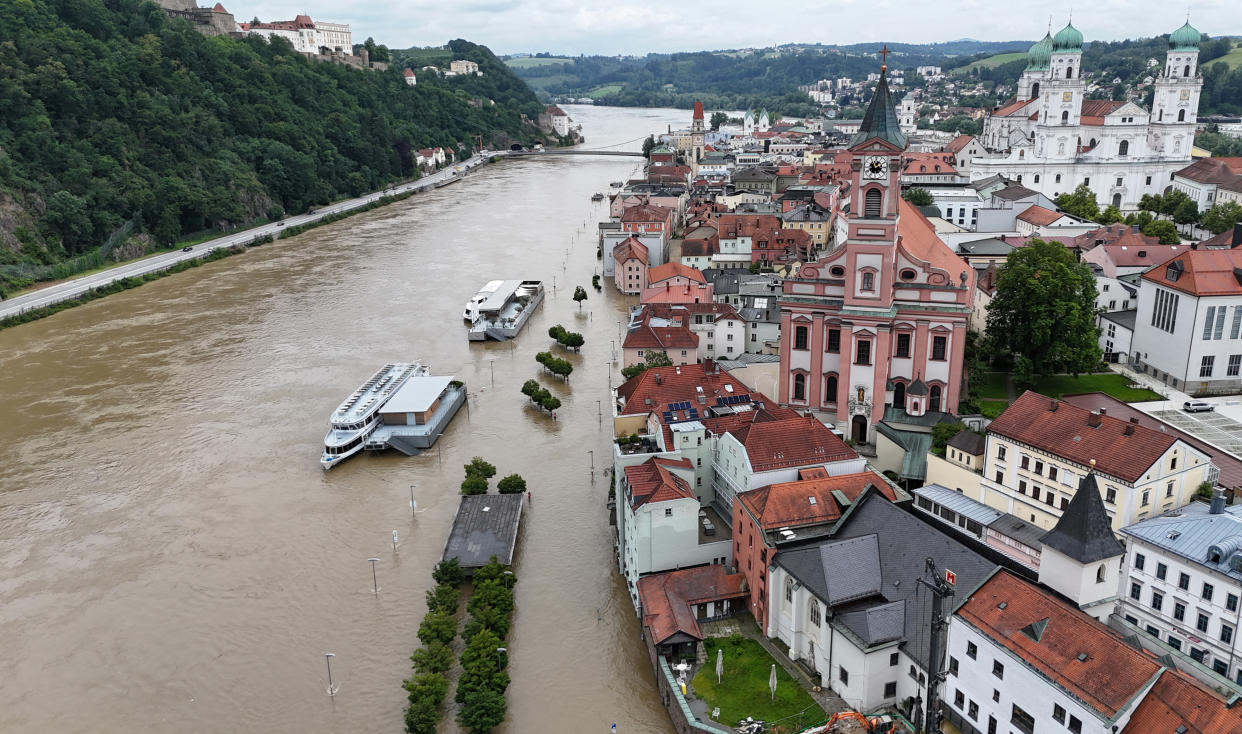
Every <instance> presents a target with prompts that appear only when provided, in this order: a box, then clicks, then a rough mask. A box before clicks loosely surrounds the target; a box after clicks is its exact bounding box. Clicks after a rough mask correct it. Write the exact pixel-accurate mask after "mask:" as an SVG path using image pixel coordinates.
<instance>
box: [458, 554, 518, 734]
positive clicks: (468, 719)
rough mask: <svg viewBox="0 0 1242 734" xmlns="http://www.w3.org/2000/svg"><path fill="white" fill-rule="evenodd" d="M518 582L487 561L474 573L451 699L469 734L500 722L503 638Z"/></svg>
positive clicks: (482, 733) (505, 655) (484, 733)
mask: <svg viewBox="0 0 1242 734" xmlns="http://www.w3.org/2000/svg"><path fill="white" fill-rule="evenodd" d="M516 583H517V577H516V576H514V575H513V572H512V571H510V570H509V568H508V567H507V566H505V565H504V564H503V563H501V562H500V561H498V560H497V559H496V556H492V558H491V560H490V561H489V562H488V563H487V565H486V566H483V567H482V568H480V569H478V570H477V571H475V573H474V593H473V594H472V595H471V596H470V602H469V604H467V605H466V609H467V610H468V611H469V612H470V621H469V622H467V623H466V626H465V629H463V630H462V637H463V638H464V639H465V640H466V649H465V650H464V651H463V652H462V654H461V667H462V674H461V678H460V679H458V681H457V695H456V700H457V702H458V703H460V704H461V711H460V712H459V713H458V715H457V720H458V722H459V723H460V724H461V725H462V727H463V728H465V729H466V730H467V731H469V732H471V734H488V733H489V732H491V730H492V729H494V728H495V727H497V726H499V725H500V724H501V723H503V722H504V720H505V713H506V711H507V704H506V703H505V689H506V688H508V687H509V674H508V673H506V672H505V669H506V668H507V667H508V665H509V652H508V649H507V648H506V647H505V638H506V636H508V634H509V618H510V616H511V615H512V614H513V587H514V585H515V584H516Z"/></svg>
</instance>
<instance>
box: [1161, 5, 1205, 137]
mask: <svg viewBox="0 0 1242 734" xmlns="http://www.w3.org/2000/svg"><path fill="white" fill-rule="evenodd" d="M1200 38H1201V34H1200V33H1199V31H1197V30H1195V28H1194V26H1192V25H1190V21H1189V20H1187V21H1186V23H1185V24H1184V25H1182V27H1181V28H1178V29H1177V30H1175V31H1173V32H1172V33H1170V34H1169V51H1168V53H1167V54H1166V55H1165V62H1164V71H1163V72H1162V73H1161V74H1160V77H1159V78H1157V79H1156V81H1155V85H1154V86H1155V94H1154V96H1153V97H1152V103H1151V123H1152V125H1151V129H1152V132H1151V139H1150V141H1149V144H1150V145H1151V147H1152V148H1153V149H1154V150H1159V151H1164V152H1166V153H1183V152H1189V151H1190V147H1191V145H1193V143H1194V135H1195V123H1196V121H1197V120H1198V119H1199V118H1198V112H1199V93H1200V92H1201V91H1202V90H1203V78H1202V77H1201V76H1199V39H1200Z"/></svg>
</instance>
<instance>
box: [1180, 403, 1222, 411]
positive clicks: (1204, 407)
mask: <svg viewBox="0 0 1242 734" xmlns="http://www.w3.org/2000/svg"><path fill="white" fill-rule="evenodd" d="M1182 410H1184V411H1186V412H1187V413H1210V412H1212V411H1213V410H1216V406H1215V405H1212V404H1211V403H1209V402H1207V401H1205V400H1187V401H1186V402H1184V403H1182Z"/></svg>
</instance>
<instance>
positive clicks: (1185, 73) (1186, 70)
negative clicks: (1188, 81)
mask: <svg viewBox="0 0 1242 734" xmlns="http://www.w3.org/2000/svg"><path fill="white" fill-rule="evenodd" d="M1182 76H1190V64H1186V68H1185V69H1182Z"/></svg>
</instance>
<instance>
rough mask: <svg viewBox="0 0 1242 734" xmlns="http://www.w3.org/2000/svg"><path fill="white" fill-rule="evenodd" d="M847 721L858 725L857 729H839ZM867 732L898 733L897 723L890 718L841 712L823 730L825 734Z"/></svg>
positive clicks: (854, 712) (878, 733) (834, 715)
mask: <svg viewBox="0 0 1242 734" xmlns="http://www.w3.org/2000/svg"><path fill="white" fill-rule="evenodd" d="M846 721H852V722H854V723H855V724H857V726H856V727H852V728H846V727H839V726H837V725H838V724H841V723H844V722H846ZM850 730H853V731H858V730H861V731H866V732H875V733H876V734H888V732H893V731H896V730H897V728H896V722H894V721H893V719H892V717H890V716H872V717H870V718H868V717H866V716H863V715H862V714H860V713H858V712H857V711H839V712H837V713H835V714H833V715H832V717H831V718H829V719H828V721H827V722H825V723H824V728H823V729H822V730H821V731H822V732H823V734H837V732H838V731H850Z"/></svg>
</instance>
